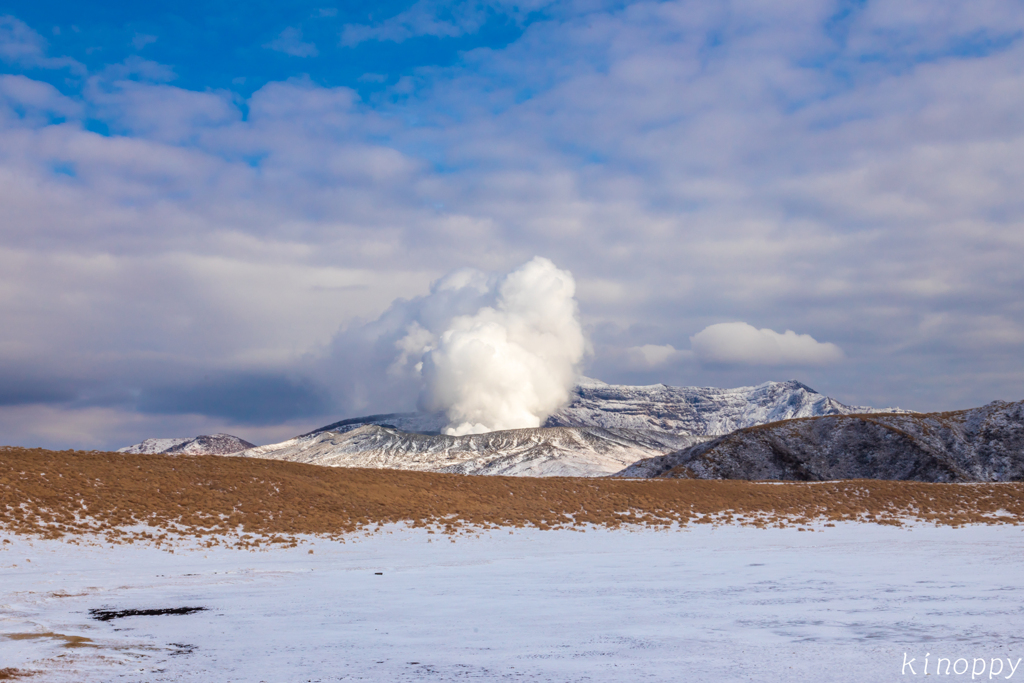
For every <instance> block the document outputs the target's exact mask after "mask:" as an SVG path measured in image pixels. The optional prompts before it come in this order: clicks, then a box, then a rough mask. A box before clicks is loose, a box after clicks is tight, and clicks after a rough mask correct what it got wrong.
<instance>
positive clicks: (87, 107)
mask: <svg viewBox="0 0 1024 683" xmlns="http://www.w3.org/2000/svg"><path fill="white" fill-rule="evenodd" d="M513 4H515V6H517V7H518V6H520V4H518V3H513ZM542 5H543V3H529V4H528V5H527V6H526V7H528V8H541V11H533V10H532V9H531V10H529V11H527V12H526V13H525V14H523V15H522V16H520V15H514V16H513V15H512V14H509V13H508V12H506V11H505V10H502V9H500V6H501V3H497V4H494V3H465V4H462V3H460V4H459V5H450V4H448V5H445V4H443V3H438V2H433V1H432V0H423V1H422V2H417V1H416V0H405V1H404V2H400V3H399V4H398V5H388V6H387V7H384V6H380V7H379V8H378V7H377V6H374V7H373V8H369V6H366V7H365V8H361V9H359V11H356V10H352V9H351V8H347V7H341V6H339V7H338V8H337V12H320V11H319V9H318V8H315V7H313V6H308V7H300V6H294V5H289V6H288V7H287V8H286V7H285V6H283V5H280V8H281V12H282V13H281V14H276V13H273V12H260V11H258V10H257V11H253V12H251V13H248V14H246V15H244V16H243V15H238V16H233V15H237V14H238V13H233V15H232V13H231V12H230V11H229V9H228V10H223V11H224V12H225V13H224V14H222V15H221V16H222V17H225V18H230V19H231V21H224V22H220V24H219V25H222V26H223V27H224V28H223V30H217V31H215V32H214V34H215V35H212V34H210V30H209V29H208V28H207V26H208V25H213V24H207V22H206V18H205V16H199V17H198V18H197V21H198V23H195V24H194V25H193V24H190V23H189V22H188V21H185V23H182V22H180V21H178V20H177V19H176V20H175V21H174V22H170V23H168V22H167V21H166V20H165V19H163V18H162V17H163V14H162V13H161V12H159V11H158V10H153V11H152V12H150V9H149V8H150V6H148V5H146V4H145V3H136V4H135V5H124V6H123V7H121V8H119V9H118V12H119V14H117V16H118V17H119V19H118V21H116V22H113V23H116V24H117V25H116V26H114V25H113V24H112V23H111V22H109V21H108V22H107V23H104V21H106V20H104V19H102V17H101V16H100V15H96V16H95V17H94V21H93V20H90V22H88V24H87V23H84V22H83V23H81V24H80V25H78V26H77V28H80V29H81V30H82V33H76V32H75V30H73V28H72V25H74V24H76V22H75V21H73V20H72V19H71V17H67V16H65V17H61V16H59V15H60V12H57V13H56V15H55V16H52V17H51V16H49V15H48V14H47V13H46V12H43V11H42V10H39V11H38V12H37V13H33V12H30V11H29V9H28V8H29V5H24V9H23V10H18V11H15V14H17V15H18V16H16V17H2V18H0V69H2V70H3V71H4V74H3V75H2V76H0V206H2V207H3V211H4V213H3V215H4V223H3V230H2V231H0V320H3V321H4V335H3V336H2V339H0V427H2V432H3V434H4V435H5V436H4V438H5V440H6V441H7V442H8V443H16V444H25V445H49V446H62V447H68V446H72V447H81V446H83V445H87V446H89V447H104V446H107V447H120V446H124V445H127V444H130V443H135V442H138V441H141V440H142V439H144V438H147V437H153V436H161V435H163V436H187V435H189V434H198V433H204V432H205V433H210V432H229V433H235V434H238V435H239V436H242V437H244V438H246V439H248V440H249V441H259V440H260V437H259V436H257V435H256V434H254V431H255V430H277V433H276V435H275V436H273V437H268V438H276V439H277V440H280V439H282V438H286V437H288V436H293V435H294V434H296V433H300V432H301V431H302V430H304V429H311V428H315V427H318V426H320V425H322V424H326V423H327V422H328V421H331V420H334V419H339V418H341V417H351V416H355V415H360V414H368V413H371V412H387V411H393V410H403V409H412V408H414V407H415V403H416V400H417V397H418V396H419V394H420V391H421V389H422V386H421V383H422V382H423V377H422V376H419V375H415V374H414V373H413V372H412V368H413V367H414V366H415V364H416V363H418V362H421V361H423V346H422V342H423V339H426V338H427V335H430V337H431V338H432V339H434V340H436V342H437V343H438V344H440V339H441V335H442V334H443V333H444V332H445V331H446V330H448V329H450V328H451V321H452V320H453V319H454V318H456V317H459V316H468V317H473V316H475V315H476V314H477V313H478V312H479V311H480V310H481V309H482V308H485V307H489V308H493V309H495V310H497V308H496V307H497V303H498V301H497V299H498V290H497V286H498V279H497V278H493V277H491V276H489V275H485V274H484V273H487V272H495V273H508V272H510V271H511V270H512V269H514V268H515V267H516V266H517V265H518V264H521V263H524V262H526V261H527V260H529V259H530V258H531V257H532V256H533V255H534V254H544V255H545V256H547V257H549V258H551V259H552V260H553V261H554V262H555V263H557V264H558V265H559V267H560V268H563V269H567V270H569V271H571V272H572V274H573V277H574V279H575V282H576V285H577V287H576V299H577V300H578V301H579V304H580V310H581V324H582V326H583V328H584V329H585V330H586V331H587V336H588V338H589V339H590V340H591V342H592V344H593V346H594V355H593V356H592V357H591V359H590V360H589V361H588V363H589V364H588V366H587V367H586V368H585V373H586V374H587V375H589V376H593V377H598V378H600V379H602V380H605V381H609V382H617V383H638V384H640V383H647V384H650V383H656V382H665V383H667V384H697V385H703V386H740V385H749V384H754V383H758V382H762V381H766V380H770V379H779V372H780V371H779V370H778V368H779V367H780V366H779V365H773V364H763V363H762V362H763V360H764V359H765V358H768V359H769V360H772V359H776V358H787V357H788V358H793V354H789V355H788V356H787V354H785V353H783V352H782V351H781V350H780V351H778V354H777V355H775V352H774V351H768V352H765V351H764V349H763V348H762V347H764V345H765V342H764V340H763V339H760V337H759V336H757V335H754V341H753V342H749V343H747V344H746V346H747V347H749V348H754V349H761V350H760V351H757V352H756V353H755V352H752V351H750V350H749V348H747V350H746V351H744V352H743V353H739V354H735V355H734V356H733V358H734V359H735V358H744V359H746V360H744V361H743V362H740V361H738V360H732V361H728V362H725V361H722V360H719V361H710V360H707V358H713V357H714V354H715V353H716V352H715V351H714V350H713V349H712V350H709V351H708V355H707V356H706V358H705V360H704V361H703V362H684V361H685V360H686V358H688V356H687V355H686V354H688V353H689V351H688V350H687V351H682V350H679V349H689V345H688V343H687V341H686V340H687V338H688V337H689V336H690V335H694V333H695V332H696V331H698V330H703V329H705V328H707V327H708V326H711V325H713V324H714V323H718V322H720V321H722V320H735V321H741V320H742V321H752V320H763V321H772V320H781V321H785V323H786V325H787V326H788V327H790V328H791V329H793V330H796V331H808V330H812V331H813V334H814V337H815V339H822V340H828V341H829V342H832V343H833V344H835V345H837V346H839V347H841V348H842V349H843V351H845V352H846V354H847V357H848V359H847V361H845V362H842V363H824V361H822V362H819V363H818V364H807V363H806V359H807V358H819V360H820V356H821V354H820V353H818V352H819V351H820V349H817V350H815V349H816V347H814V346H813V345H812V346H811V347H810V351H807V352H805V353H802V354H797V356H798V358H797V360H796V361H794V362H800V363H804V364H802V365H800V366H799V367H800V368H801V369H800V372H799V374H798V378H799V379H800V380H801V381H805V382H807V383H808V384H810V385H811V386H814V387H815V388H816V389H819V390H821V391H824V392H827V393H829V394H830V395H833V396H835V397H836V398H839V399H840V400H843V401H844V402H847V403H853V404H860V405H903V406H906V407H909V408H913V409H916V410H940V409H944V410H945V409H954V408H962V407H967V406H971V405H981V404H982V403H987V402H988V401H991V400H992V399H994V398H1003V399H1008V400H1009V399H1016V398H1020V397H1021V387H1024V369H1022V367H1021V364H1020V358H1021V357H1022V354H1024V309H1022V307H1021V305H1020V301H1021V298H1022V297H1021V292H1024V269H1021V268H1020V263H1021V262H1022V260H1024V239H1022V235H1024V232H1022V230H1021V225H1022V224H1024V202H1022V201H1021V193H1020V187H1021V186H1022V184H1024V162H1022V160H1024V119H1022V117H1021V116H1020V115H1019V113H1020V111H1022V110H1024V10H1022V8H1021V5H1020V3H1019V2H1017V1H1016V0H986V2H984V3H983V4H982V5H978V4H977V3H976V2H965V1H954V0H948V1H947V0H941V1H940V2H938V3H936V2H933V1H927V2H925V1H923V0H908V2H907V3H904V4H902V5H901V6H900V9H899V10H893V8H892V5H891V4H886V3H883V2H878V1H876V0H868V1H867V2H862V3H853V4H848V5H843V6H841V7H839V6H837V5H836V4H835V3H834V2H831V1H826V0H807V1H801V2H798V3H738V4H730V5H728V6H726V5H723V4H722V3H715V2H711V1H710V0H679V1H677V0H666V1H664V2H644V1H637V2H634V1H632V0H631V1H629V2H624V3H613V4H606V5H602V4H600V3H598V4H593V3H583V4H572V3H560V4H552V5H549V6H547V7H546V8H545V7H542ZM452 7H465V8H468V9H472V10H473V11H476V10H477V9H479V10H480V12H481V13H480V14H472V15H471V14H460V17H453V16H451V15H450V14H451V12H450V11H451V8H452ZM495 8H498V9H495ZM207 9H208V10H209V11H211V12H214V11H221V10H218V9H217V8H207ZM371 9H372V14H373V16H370V14H371ZM142 12H150V14H149V15H147V17H135V15H134V14H133V15H132V17H128V19H133V18H139V19H140V20H139V21H134V19H133V20H131V21H128V20H126V21H121V20H120V17H122V16H127V14H129V13H142ZM205 13H206V11H205V10H204V12H202V13H199V14H200V15H205ZM50 14H52V12H51V13H50ZM228 15H232V16H230V17H229V16H228ZM506 16H507V17H510V18H509V19H505V18H503V17H506ZM466 17H469V18H470V19H472V21H468V20H467V21H462V19H465V18H466ZM473 17H476V18H473ZM143 19H144V20H143ZM250 20H251V21H250ZM215 23H216V22H215ZM58 24H59V26H60V27H61V32H60V33H58V32H56V29H57V28H58ZM346 25H351V26H362V27H368V29H370V30H371V33H370V34H367V35H366V36H364V38H366V39H362V38H360V39H359V42H358V44H353V45H346V46H339V44H338V43H339V42H340V40H341V36H342V34H343V32H344V30H345V29H344V27H345V26H346ZM90 26H91V27H92V28H90ZM189 26H192V27H193V28H192V29H189V28H188V27H189ZM143 27H145V31H146V32H147V33H152V35H159V36H160V39H159V40H158V41H157V42H155V43H148V44H146V45H142V46H141V47H140V45H141V43H139V44H138V45H136V44H134V38H135V37H136V33H137V32H138V30H139V29H140V28H143ZM452 27H454V28H452ZM502 27H504V28H502ZM288 28H295V29H296V30H299V29H301V31H302V37H301V40H297V42H296V43H294V44H293V47H297V49H298V50H299V51H300V52H309V55H308V56H305V57H302V58H299V57H286V56H285V55H283V54H281V53H279V52H275V51H274V50H272V49H264V48H262V47H261V45H264V44H267V41H268V40H272V39H273V38H274V37H276V36H282V35H284V36H285V37H286V38H287V37H288V36H293V37H295V38H296V39H298V33H285V31H286V29H288ZM499 28H500V29H501V30H500V31H498V33H500V36H499V35H498V33H494V31H496V30H497V29H499ZM186 29H187V30H186ZM456 33H459V34H461V35H458V36H454V34H456ZM44 35H45V38H44V37H43V36H44ZM489 36H490V37H489ZM495 36H497V37H495ZM356 38H359V36H356ZM207 39H210V40H213V41H215V43H216V46H217V47H218V48H219V49H216V50H214V49H210V50H206V49H203V50H186V51H182V50H181V49H180V46H181V45H200V44H205V43H203V42H202V41H203V40H207ZM304 44H310V45H315V46H316V48H317V50H318V54H316V55H314V54H312V52H311V50H309V49H308V48H305V47H302V45H304ZM119 45H120V47H118V46H119ZM210 45H211V47H213V44H212V43H211V44H210ZM282 46H284V47H287V45H285V44H284V43H282ZM93 47H101V48H102V49H99V50H92V49H91V48H93ZM424 47H428V48H430V49H427V50H424ZM435 47H436V48H437V49H436V50H435V49H434V48H435ZM139 49H144V51H145V52H144V54H145V57H146V58H145V59H141V58H140V57H139V56H138V55H137V54H135V53H136V52H137V51H138V50H139ZM374 74H376V76H374ZM243 75H244V76H245V78H244V79H241V78H239V79H235V77H236V76H238V77H241V76H243ZM235 80H238V81H239V83H244V85H241V84H239V85H234V83H235ZM467 263H471V264H474V265H476V266H477V267H478V268H479V269H480V271H474V272H475V273H476V274H475V275H471V276H469V275H467V273H463V274H462V275H463V276H466V277H463V280H462V281H461V282H457V280H458V278H446V277H443V276H444V274H445V273H449V272H451V271H453V270H454V269H456V268H459V267H460V266H462V265H464V264H467ZM467 278H468V279H467ZM474 278H476V279H474ZM431 283H434V284H433V285H432V284H431ZM445 283H447V284H445ZM446 287H447V288H446ZM413 322H416V323H417V324H418V325H419V326H420V327H422V329H423V331H424V332H422V333H420V338H417V337H416V335H412V336H410V334H411V332H410V325H411V324H412V323H413ZM764 324H768V323H767V322H766V323H764ZM339 330H340V331H339ZM414 331H415V330H414ZM749 332H750V331H749V330H747V333H749ZM741 336H742V335H741ZM747 336H750V335H749V334H748V335H747ZM762 336H763V335H762ZM780 336H782V337H785V336H786V335H785V334H784V333H783V334H781V335H780ZM797 336H798V337H799V335H797ZM402 339H407V344H406V347H407V348H399V347H396V346H395V344H396V343H397V342H399V341H400V340H402ZM773 339H774V338H773ZM774 341H775V343H776V344H780V343H781V344H786V343H788V342H785V341H784V340H783V341H782V342H780V341H779V340H778V339H774ZM769 346H770V345H769ZM438 348H440V347H438ZM787 348H788V347H787ZM674 350H677V351H674ZM402 354H406V355H407V361H408V362H399V363H397V365H396V361H400V360H401V356H402ZM816 354H817V355H816ZM695 355H696V354H694V357H695ZM824 357H825V358H828V357H829V354H828V353H825V354H824ZM751 359H754V360H756V361H757V362H756V363H755V362H752V361H751ZM801 359H802V360H801ZM696 360H698V361H700V360H701V359H699V358H696ZM772 362H782V361H781V360H779V361H776V360H772ZM822 363H824V364H822ZM392 367H394V370H393V371H390V372H389V368H392ZM786 374H787V375H789V374H790V373H788V372H787V373H786ZM224 386H227V387H228V390H218V388H223V387H224ZM272 395H277V396H280V397H281V403H279V404H275V405H282V404H286V407H287V410H283V412H282V411H279V410H278V409H277V408H275V409H274V410H273V411H270V410H265V409H264V407H265V406H266V405H269V404H268V403H267V400H268V398H267V397H269V396H272ZM207 399H209V400H207ZM279 415H287V416H289V417H288V419H289V420H291V422H287V423H285V422H282V421H281V420H280V419H279V418H275V416H279ZM275 419H277V420H278V421H277V422H275V421H274V420H275ZM72 425H74V428H73V431H68V430H70V429H71V426H72ZM89 425H95V426H94V427H93V428H92V429H93V432H92V435H91V436H90V437H89V438H86V437H85V436H82V435H83V434H86V433H87V432H88V430H89V429H90V427H89ZM189 425H191V426H189ZM264 433H269V431H264ZM47 435H49V436H47Z"/></svg>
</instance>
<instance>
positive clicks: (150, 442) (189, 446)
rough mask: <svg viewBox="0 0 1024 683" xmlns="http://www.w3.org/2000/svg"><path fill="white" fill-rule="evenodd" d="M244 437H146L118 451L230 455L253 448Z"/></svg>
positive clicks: (225, 435) (218, 435) (221, 435)
mask: <svg viewBox="0 0 1024 683" xmlns="http://www.w3.org/2000/svg"><path fill="white" fill-rule="evenodd" d="M254 446H255V444H251V443H249V442H248V441H246V440H244V439H239V438H238V437H237V436H231V435H230V434H213V435H211V436H205V435H204V436H196V437H193V438H191V439H181V438H179V439H146V440H145V441H143V442H142V443H137V444H135V445H134V446H127V447H125V448H119V449H117V452H118V453H134V454H145V455H155V454H157V453H180V454H182V455H228V454H229V453H237V452H238V451H244V450H245V449H246V448H253V447H254Z"/></svg>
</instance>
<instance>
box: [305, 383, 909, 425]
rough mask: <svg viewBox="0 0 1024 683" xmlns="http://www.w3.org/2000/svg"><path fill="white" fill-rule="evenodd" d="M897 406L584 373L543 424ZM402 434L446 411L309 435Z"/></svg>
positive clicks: (804, 391) (441, 421)
mask: <svg viewBox="0 0 1024 683" xmlns="http://www.w3.org/2000/svg"><path fill="white" fill-rule="evenodd" d="M903 412H906V411H903V410H900V409H899V408H869V407H866V406H848V405H845V404H843V403H840V402H839V401H836V400H835V399H832V398H829V397H828V396H825V395H824V394H819V393H818V392H816V391H815V390H814V389H811V388H810V387H809V386H807V385H805V384H801V383H800V382H798V381H796V380H789V381H788V382H765V383H764V384H758V385H757V386H754V387H737V388H736V389H717V388H715V387H670V386H668V385H665V384H652V385H650V386H628V385H622V384H605V383H604V382H601V381H599V380H596V379H590V378H587V377H585V378H583V379H582V380H581V381H580V382H579V384H577V385H576V388H575V389H574V390H573V394H572V398H571V399H570V400H569V403H568V404H567V405H566V406H565V407H563V408H561V409H560V410H559V411H558V412H556V413H555V414H554V415H552V416H551V417H549V418H548V419H547V420H546V421H545V422H544V425H543V426H544V427H605V428H608V429H639V430H655V431H659V432H667V433H669V434H683V435H689V436H721V435H723V434H728V433H729V432H732V431H735V430H737V429H742V428H744V427H752V426H754V425H759V424H765V423H768V422H777V421H779V420H790V419H793V418H796V417H815V416H818V415H850V414H853V413H903ZM367 424H375V425H381V426H386V427H394V428H395V429H398V430H400V431H403V432H415V433H419V434H439V433H440V432H441V430H443V429H444V428H445V426H447V424H448V419H447V418H446V417H445V415H444V414H443V413H387V414H382V415H367V416H365V417H354V418H350V419H347V420H342V421H340V422H333V423H331V424H329V425H326V426H324V427H320V428H319V429H315V430H313V431H312V432H310V434H318V433H320V432H338V433H343V432H346V431H349V430H352V429H355V428H357V427H359V426H362V425H367Z"/></svg>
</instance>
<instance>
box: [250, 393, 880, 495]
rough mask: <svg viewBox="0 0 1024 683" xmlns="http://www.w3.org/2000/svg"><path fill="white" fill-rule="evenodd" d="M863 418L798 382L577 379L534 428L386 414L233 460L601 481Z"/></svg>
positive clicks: (851, 408) (327, 428)
mask: <svg viewBox="0 0 1024 683" xmlns="http://www.w3.org/2000/svg"><path fill="white" fill-rule="evenodd" d="M868 412H878V411H876V410H875V409H873V408H865V407H860V406H847V405H844V404H842V403H839V402H838V401H835V400H833V399H831V398H829V397H827V396H824V395H822V394H819V393H817V392H815V391H814V390H813V389H811V388H809V387H807V386H806V385H804V384H801V383H800V382H796V381H789V382H766V383H764V384H760V385H758V386H756V387H740V388H737V389H715V388H709V387H669V386H666V385H664V384H656V385H653V386H642V387H633V386H622V385H612V384H605V383H604V382H599V381H597V380H592V379H585V380H584V381H582V382H580V384H579V385H578V386H577V387H576V389H575V390H574V392H573V397H572V399H571V400H570V402H569V404H568V405H566V406H565V407H564V408H562V409H561V410H559V411H558V412H556V413H555V414H554V415H552V416H551V417H550V418H548V420H547V422H546V423H545V425H544V427H541V428H538V429H513V430H506V431H500V432H491V433H489V434H480V435H473V436H463V437H452V436H444V435H442V434H440V431H441V430H442V429H444V427H445V426H446V425H447V419H446V418H445V416H444V415H443V414H432V413H388V414H383V415H369V416H366V417H358V418H352V419H348V420H342V421H340V422H334V423H332V424H329V425H326V426H325V427H321V428H320V429H316V430H314V431H312V432H310V433H308V434H304V435H302V436H299V437H296V438H294V439H290V440H288V441H285V442H283V443H279V444H272V445H269V446H260V447H259V448H252V449H249V450H248V451H246V452H244V453H240V454H239V455H243V456H247V457H257V458H272V459H282V460H294V461H298V462H307V463H314V464H318V465H329V466H333V467H381V468H393V469H414V470H426V471H433V472H460V473H465V474H509V475H525V476H602V475H607V474H611V473H613V472H617V471H619V470H621V469H623V468H624V467H626V466H627V465H629V464H631V463H633V462H636V461H637V460H641V459H645V458H651V457H655V456H659V455H663V454H665V453H668V452H671V451H675V450H678V449H681V448H685V447H688V446H692V445H693V444H695V443H701V442H704V441H707V440H709V439H711V438H713V437H715V436H719V435H722V434H727V433H729V432H731V431H733V430H735V429H739V428H742V427H749V426H753V425H758V424H764V423H766V422H771V421H775V420H785V419H790V418H794V417H811V416H816V415H846V414H851V413H868ZM887 412H898V411H897V409H887ZM673 444H679V445H673Z"/></svg>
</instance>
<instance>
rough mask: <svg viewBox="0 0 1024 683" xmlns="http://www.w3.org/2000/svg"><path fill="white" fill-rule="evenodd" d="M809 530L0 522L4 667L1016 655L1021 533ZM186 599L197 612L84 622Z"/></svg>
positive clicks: (264, 669) (254, 670)
mask: <svg viewBox="0 0 1024 683" xmlns="http://www.w3.org/2000/svg"><path fill="white" fill-rule="evenodd" d="M818 529H819V530H818V531H816V532H800V531H797V530H795V529H754V528H740V527H728V526H723V527H718V528H712V527H709V526H704V525H698V526H695V527H688V528H685V529H677V530H670V531H654V530H636V531H629V530H614V531H609V530H603V529H597V530H590V531H587V532H586V533H581V532H576V531H536V530H515V531H514V532H513V533H511V534H510V533H509V532H508V530H496V531H489V532H483V533H480V534H476V535H463V536H458V537H455V538H454V539H451V538H449V537H447V536H443V535H440V534H428V533H427V532H426V531H425V530H409V529H404V528H401V527H390V528H388V529H387V531H385V532H384V533H379V534H373V535H369V536H359V537H352V538H350V539H349V540H348V541H347V542H345V543H340V542H332V541H324V540H319V539H316V538H309V537H307V538H306V539H304V540H305V541H306V542H305V543H304V544H302V545H300V546H299V547H298V548H294V549H271V550H266V551H255V552H250V551H243V550H233V549H214V550H205V549H196V548H192V549H185V548H178V549H177V550H176V552H175V553H173V554H171V553H168V552H166V551H162V550H157V549H155V548H152V547H145V546H139V545H128V546H113V547H111V546H76V545H70V544H67V543H64V542H60V541H38V540H30V539H26V538H24V537H17V536H6V537H5V538H7V540H9V541H11V542H10V543H6V544H4V543H0V548H2V550H0V634H4V636H5V637H0V669H2V668H3V667H16V668H20V669H25V670H34V671H40V672H42V673H40V674H39V675H38V676H35V677H33V678H31V679H28V680H31V681H33V682H35V681H115V680H116V681H247V682H248V681H253V682H256V681H267V682H268V683H269V682H278V681H281V682H286V681H287V682H291V681H463V680H481V681H551V682H559V683H563V682H574V681H591V682H605V681H607V682H613V681H614V682H632V681H657V682H662V681H664V682H668V681H709V682H710V681H716V682H717V681H774V682H786V681H851V682H852V681H858V682H871V681H895V680H910V679H912V678H914V676H911V675H909V674H907V675H901V665H902V663H903V661H904V660H903V657H904V653H908V657H916V658H917V661H918V662H921V661H922V659H923V658H924V656H925V654H926V653H929V654H931V656H932V658H933V660H934V658H936V657H940V656H941V657H954V658H956V657H965V658H968V659H972V658H986V659H987V658H994V657H999V658H1004V659H1005V658H1011V659H1012V660H1016V659H1017V658H1018V657H1024V628H1022V627H1024V590H1022V587H1021V579H1022V578H1024V573H1022V571H1021V561H1020V558H1021V557H1024V529H1021V528H1020V527H1014V526H977V527H966V528H960V529H951V528H948V527H943V528H934V527H928V526H924V525H916V526H912V527H909V528H893V527H882V526H875V525H869V524H839V525H837V526H836V527H834V528H823V527H818ZM453 540H454V542H453ZM311 549H312V550H313V551H314V554H312V555H311V554H309V550H311ZM377 572H381V573H380V574H379V575H378V574H377ZM186 606H187V607H205V608H207V609H206V610H205V611H201V612H196V613H193V614H188V615H164V616H129V617H123V618H118V619H112V620H110V621H107V622H101V621H97V620H95V619H92V618H90V615H89V610H90V609H116V610H126V609H157V608H176V607H186ZM19 634H20V635H19ZM12 635H13V636H15V638H16V639H12V638H11V637H10V636H12ZM83 638H84V639H88V640H81V639H83ZM68 645H74V646H73V647H68ZM917 671H918V673H920V671H921V669H920V666H919V665H917ZM1007 673H1009V668H1008V667H1007V669H1006V671H1005V672H1004V673H1003V674H1001V676H1000V678H1005V675H1006V674H1007ZM951 677H952V678H954V679H959V680H970V674H969V673H968V674H966V675H964V676H955V675H951ZM922 678H923V676H922ZM1013 679H1022V680H1024V666H1021V668H1020V669H1018V670H1017V672H1016V674H1015V675H1014V676H1013V677H1012V678H1011V679H1010V680H1013ZM985 680H989V679H988V678H987V677H986V678H985Z"/></svg>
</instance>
